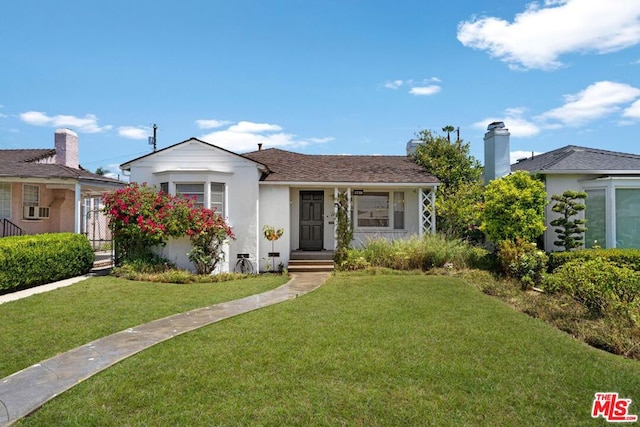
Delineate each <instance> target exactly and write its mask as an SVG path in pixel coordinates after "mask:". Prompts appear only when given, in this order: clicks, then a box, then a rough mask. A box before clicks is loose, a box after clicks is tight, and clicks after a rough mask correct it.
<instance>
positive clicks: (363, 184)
mask: <svg viewBox="0 0 640 427" xmlns="http://www.w3.org/2000/svg"><path fill="white" fill-rule="evenodd" d="M259 184H260V185H277V186H287V187H403V188H424V187H431V188H434V189H435V188H437V187H438V186H439V185H440V183H438V182H331V181H323V182H310V181H260V183H259Z"/></svg>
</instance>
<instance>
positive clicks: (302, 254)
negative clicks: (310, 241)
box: [289, 251, 333, 261]
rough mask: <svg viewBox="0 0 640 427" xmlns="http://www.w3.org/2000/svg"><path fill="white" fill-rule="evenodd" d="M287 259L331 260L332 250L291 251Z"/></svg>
mask: <svg viewBox="0 0 640 427" xmlns="http://www.w3.org/2000/svg"><path fill="white" fill-rule="evenodd" d="M289 259H292V260H324V261H333V251H291V254H290V256H289Z"/></svg>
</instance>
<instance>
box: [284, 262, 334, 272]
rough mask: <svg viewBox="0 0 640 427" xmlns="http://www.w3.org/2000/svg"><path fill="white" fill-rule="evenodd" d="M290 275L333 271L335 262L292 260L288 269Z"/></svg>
mask: <svg viewBox="0 0 640 427" xmlns="http://www.w3.org/2000/svg"><path fill="white" fill-rule="evenodd" d="M287 269H288V270H289V272H290V273H302V272H312V271H313V272H315V271H333V270H334V269H335V268H334V265H333V261H323V260H321V261H318V260H310V261H305V260H290V261H289V266H288V268H287Z"/></svg>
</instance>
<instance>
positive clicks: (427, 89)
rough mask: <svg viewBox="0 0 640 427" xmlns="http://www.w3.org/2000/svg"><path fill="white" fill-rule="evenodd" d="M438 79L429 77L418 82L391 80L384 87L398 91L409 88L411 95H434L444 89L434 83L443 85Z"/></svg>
mask: <svg viewBox="0 0 640 427" xmlns="http://www.w3.org/2000/svg"><path fill="white" fill-rule="evenodd" d="M441 82H442V80H440V79H439V78H438V77H429V78H427V79H422V81H416V80H414V79H410V80H400V79H398V80H390V81H387V82H385V83H384V87H385V88H387V89H394V90H395V89H398V88H400V87H402V86H407V87H409V88H410V89H409V93H410V94H411V95H416V96H420V95H423V96H424V95H434V94H436V93H438V92H440V91H441V90H442V87H441V86H440V85H439V84H433V83H441Z"/></svg>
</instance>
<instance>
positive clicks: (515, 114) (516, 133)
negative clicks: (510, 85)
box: [473, 108, 540, 138]
mask: <svg viewBox="0 0 640 427" xmlns="http://www.w3.org/2000/svg"><path fill="white" fill-rule="evenodd" d="M524 113H525V109H523V108H508V109H506V110H505V111H504V113H503V116H502V117H487V118H486V119H483V120H480V121H477V122H475V123H474V124H473V127H474V128H477V129H483V130H486V129H487V126H488V125H489V123H493V122H504V124H505V126H506V128H507V129H509V133H510V134H511V136H513V137H516V138H528V137H531V136H534V135H537V134H538V133H540V127H539V126H538V125H537V124H535V123H533V122H531V121H529V120H527V119H526V118H524V117H523V114H524Z"/></svg>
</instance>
